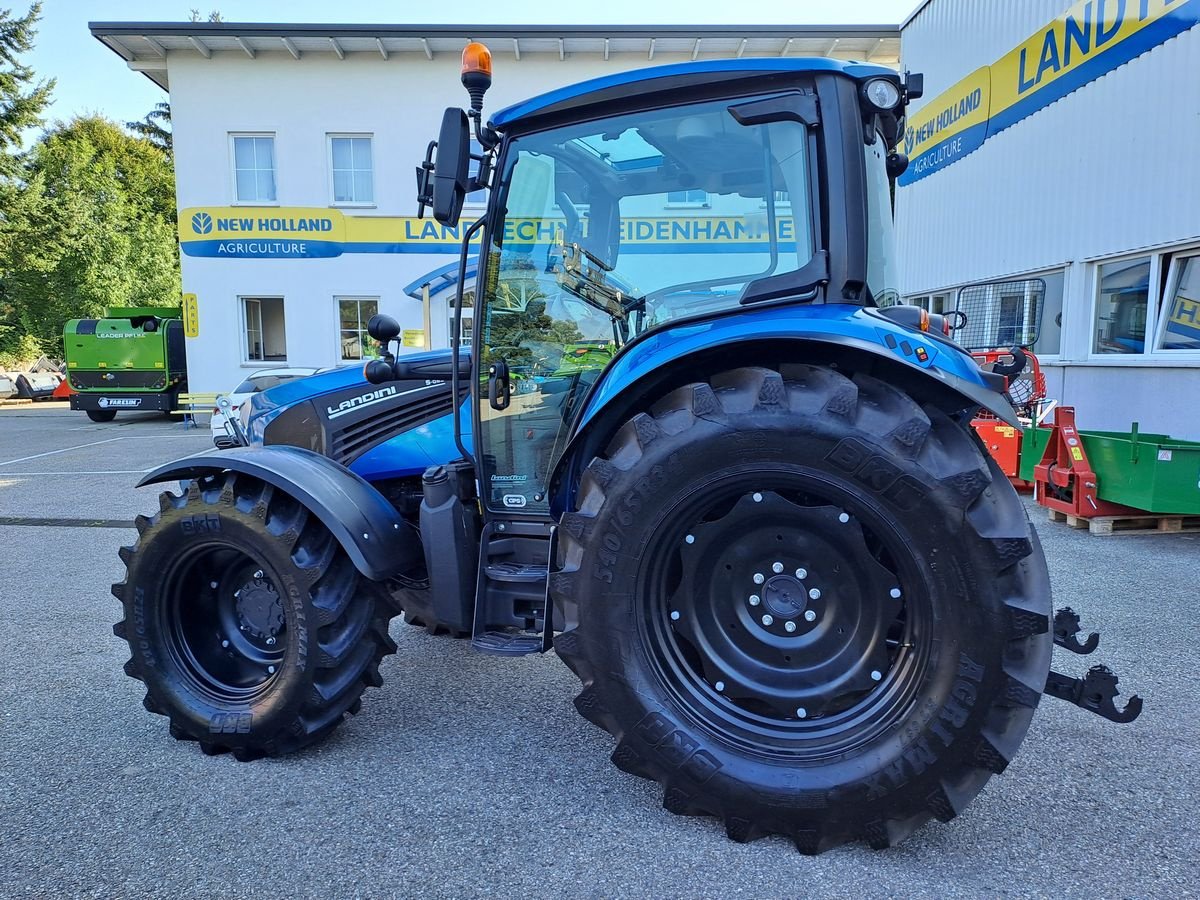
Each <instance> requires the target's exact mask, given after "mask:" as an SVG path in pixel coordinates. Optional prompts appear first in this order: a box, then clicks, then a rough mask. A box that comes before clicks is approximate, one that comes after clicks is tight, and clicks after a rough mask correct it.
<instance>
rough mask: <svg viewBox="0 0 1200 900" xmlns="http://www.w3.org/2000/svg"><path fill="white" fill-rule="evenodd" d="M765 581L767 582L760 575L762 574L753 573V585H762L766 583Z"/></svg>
mask: <svg viewBox="0 0 1200 900" xmlns="http://www.w3.org/2000/svg"><path fill="white" fill-rule="evenodd" d="M766 580H767V579H766V578H765V577H764V576H763V573H762V572H755V573H754V583H755V584H762V583H763V582H764V581H766Z"/></svg>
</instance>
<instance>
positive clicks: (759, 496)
mask: <svg viewBox="0 0 1200 900" xmlns="http://www.w3.org/2000/svg"><path fill="white" fill-rule="evenodd" d="M754 502H755V503H762V494H760V493H758V491H755V492H754Z"/></svg>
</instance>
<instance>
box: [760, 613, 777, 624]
mask: <svg viewBox="0 0 1200 900" xmlns="http://www.w3.org/2000/svg"><path fill="white" fill-rule="evenodd" d="M762 623H763V624H764V625H768V626H769V625H774V624H775V617H774V616H772V615H771V614H769V613H768V614H767V615H765V616H763V617H762Z"/></svg>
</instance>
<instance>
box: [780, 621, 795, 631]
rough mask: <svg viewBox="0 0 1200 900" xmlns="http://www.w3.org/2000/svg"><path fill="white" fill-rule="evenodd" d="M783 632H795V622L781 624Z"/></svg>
mask: <svg viewBox="0 0 1200 900" xmlns="http://www.w3.org/2000/svg"><path fill="white" fill-rule="evenodd" d="M783 630H784V631H786V632H787V633H788V634H791V633H792V632H793V631H795V630H796V623H795V622H792V621H790V620H789V621H787V622H784V623H783Z"/></svg>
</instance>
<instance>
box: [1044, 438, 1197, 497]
mask: <svg viewBox="0 0 1200 900" xmlns="http://www.w3.org/2000/svg"><path fill="white" fill-rule="evenodd" d="M1051 433H1052V430H1051V429H1049V428H1036V429H1035V428H1029V429H1026V430H1025V434H1024V436H1023V438H1022V440H1021V477H1022V478H1024V479H1025V480H1026V481H1033V470H1034V467H1035V466H1037V464H1038V463H1039V462H1041V460H1042V453H1043V452H1044V451H1045V449H1046V444H1047V443H1049V441H1050V435H1051ZM1079 436H1080V438H1082V439H1083V449H1084V452H1085V453H1087V457H1088V461H1089V462H1090V463H1091V464H1092V468H1093V469H1094V470H1095V472H1096V477H1097V480H1098V482H1099V488H1100V491H1099V494H1100V499H1101V500H1107V501H1109V502H1110V503H1120V504H1122V505H1123V506H1132V507H1133V508H1134V509H1143V510H1145V511H1146V512H1152V513H1161V514H1171V515H1185V516H1187V515H1194V516H1200V442H1196V441H1181V440H1178V439H1176V438H1173V437H1170V436H1169V435H1165V434H1146V433H1139V432H1138V430H1137V426H1136V425H1135V426H1134V428H1133V430H1132V431H1081V432H1079Z"/></svg>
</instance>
